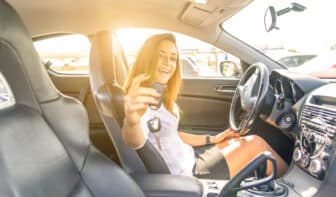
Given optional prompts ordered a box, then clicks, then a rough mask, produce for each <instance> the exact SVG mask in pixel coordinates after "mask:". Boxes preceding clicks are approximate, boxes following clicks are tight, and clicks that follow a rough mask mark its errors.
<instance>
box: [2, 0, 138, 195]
mask: <svg viewBox="0 0 336 197" xmlns="http://www.w3.org/2000/svg"><path fill="white" fill-rule="evenodd" d="M0 72H1V73H2V74H3V75H4V76H5V78H6V80H7V81H8V84H9V86H10V87H11V89H12V92H13V94H14V97H15V99H16V104H15V105H14V106H11V107H7V108H3V109H0V177H1V178H0V196H32V197H38V196H144V194H143V192H142V191H141V190H140V188H139V187H138V186H137V185H136V184H135V182H134V181H133V180H132V179H131V178H130V177H129V176H128V175H127V174H126V173H125V172H124V171H122V170H121V169H120V168H119V167H117V166H116V165H115V164H114V163H113V162H112V161H111V160H109V159H108V158H107V157H105V156H104V155H102V154H101V153H100V152H99V151H97V150H96V148H95V147H94V146H93V145H92V144H91V143H90V140H89V137H88V117H87V114H86V111H85V109H84V107H83V106H82V105H81V104H80V102H79V101H77V100H75V99H73V98H70V97H66V96H64V95H62V94H61V93H59V92H58V91H57V90H56V89H55V87H54V86H53V84H52V82H51V80H50V79H49V76H48V75H47V72H46V71H45V69H44V68H43V66H42V64H41V60H40V59H39V57H38V55H37V53H36V51H35V49H34V48H33V45H32V41H31V36H30V35H29V33H28V31H27V30H26V28H25V27H24V25H23V24H22V22H21V20H20V18H19V17H18V15H17V14H16V12H15V11H14V9H13V8H12V7H11V6H9V5H8V4H7V3H6V2H4V1H2V0H1V1H0Z"/></svg>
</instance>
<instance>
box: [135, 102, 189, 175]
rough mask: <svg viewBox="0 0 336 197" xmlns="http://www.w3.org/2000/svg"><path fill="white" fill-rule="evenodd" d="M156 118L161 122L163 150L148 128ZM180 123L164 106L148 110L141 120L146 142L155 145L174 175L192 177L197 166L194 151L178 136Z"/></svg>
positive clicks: (160, 135) (160, 138) (160, 139)
mask: <svg viewBox="0 0 336 197" xmlns="http://www.w3.org/2000/svg"><path fill="white" fill-rule="evenodd" d="M155 116H157V117H158V118H159V119H160V121H161V130H160V131H159V134H158V135H159V141H160V145H161V150H160V149H159V146H158V144H157V141H156V139H155V136H154V134H153V133H151V132H150V130H149V128H148V126H147V121H148V120H150V119H153V118H154V117H155ZM178 121H179V120H178V118H177V117H175V116H174V115H173V114H172V113H171V112H169V111H168V110H167V109H166V108H165V107H164V105H161V107H160V108H159V109H157V110H152V109H150V108H148V109H147V111H146V112H145V114H144V115H143V116H142V118H141V128H142V130H143V132H144V136H145V141H147V140H149V142H150V143H152V144H153V145H154V147H155V148H156V149H157V150H158V152H159V153H160V154H161V156H162V158H163V159H164V160H165V162H166V164H167V166H168V168H169V170H170V172H171V173H172V174H176V175H189V176H192V175H193V173H192V169H193V166H194V165H195V155H194V149H193V148H192V147H191V146H190V145H188V144H185V143H184V142H183V141H182V139H181V138H180V136H179V135H178V131H177V128H178ZM142 146H143V145H142ZM142 146H140V147H142ZM140 147H139V148H140Z"/></svg>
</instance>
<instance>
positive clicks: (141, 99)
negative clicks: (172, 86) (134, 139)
mask: <svg viewBox="0 0 336 197" xmlns="http://www.w3.org/2000/svg"><path fill="white" fill-rule="evenodd" d="M148 79H149V75H148V74H140V75H137V76H136V77H135V78H134V79H133V80H132V83H131V86H130V87H129V89H128V93H127V94H126V95H125V102H124V110H125V120H124V121H125V122H124V124H126V125H128V126H134V125H136V124H138V123H140V119H141V117H142V115H143V114H144V113H145V112H146V110H147V107H148V106H149V105H150V104H154V105H155V104H158V103H159V98H160V94H159V93H158V92H157V91H156V90H155V89H153V88H149V87H148V88H147V87H142V86H140V85H141V83H142V82H143V81H146V80H148Z"/></svg>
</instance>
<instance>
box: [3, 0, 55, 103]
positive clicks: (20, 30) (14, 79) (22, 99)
mask: <svg viewBox="0 0 336 197" xmlns="http://www.w3.org/2000/svg"><path fill="white" fill-rule="evenodd" d="M0 21H1V22H0V60H1V61H0V71H1V72H2V74H3V75H4V76H5V77H6V79H7V81H8V84H9V85H10V86H11V88H12V91H13V94H14V96H15V98H16V102H17V103H18V104H25V105H29V106H32V107H35V108H36V107H37V106H38V105H37V104H38V103H40V102H47V101H49V100H52V99H56V98H58V97H59V94H58V92H57V90H56V88H55V87H54V85H53V83H52V82H51V80H50V78H49V76H48V74H47V72H46V70H45V68H44V67H43V65H42V62H41V60H40V57H39V55H38V54H37V52H36V50H35V48H34V46H33V43H32V38H31V36H30V34H29V32H28V31H27V29H26V28H25V26H24V24H23V22H22V21H21V19H20V17H19V16H18V14H17V13H16V11H15V10H14V9H13V8H12V7H11V6H10V5H9V4H8V3H7V2H5V1H2V0H1V1H0Z"/></svg>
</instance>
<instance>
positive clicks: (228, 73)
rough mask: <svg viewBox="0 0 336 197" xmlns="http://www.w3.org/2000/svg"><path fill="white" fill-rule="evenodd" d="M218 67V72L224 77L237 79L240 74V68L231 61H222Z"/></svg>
mask: <svg viewBox="0 0 336 197" xmlns="http://www.w3.org/2000/svg"><path fill="white" fill-rule="evenodd" d="M219 66H220V72H221V74H222V75H223V76H224V77H239V76H241V74H242V71H241V69H240V66H238V65H237V64H236V63H235V62H233V61H223V62H221V63H220V64H219Z"/></svg>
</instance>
